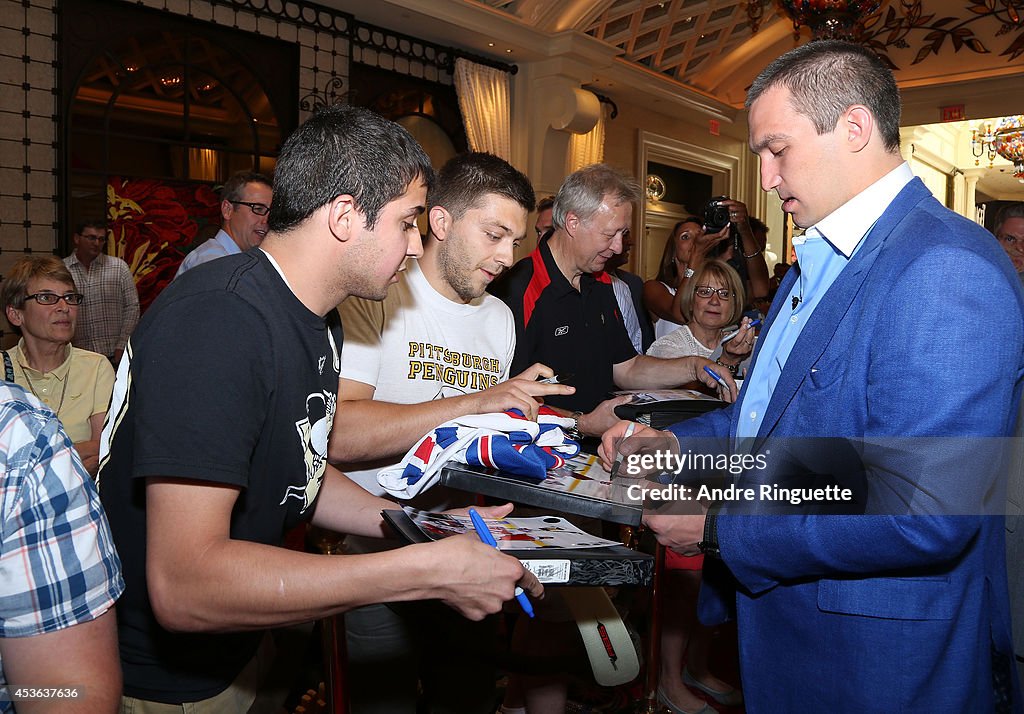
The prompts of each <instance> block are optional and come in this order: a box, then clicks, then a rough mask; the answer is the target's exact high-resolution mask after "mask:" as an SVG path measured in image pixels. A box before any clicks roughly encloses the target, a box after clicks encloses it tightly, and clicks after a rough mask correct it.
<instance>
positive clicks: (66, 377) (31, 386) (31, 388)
mask: <svg viewBox="0 0 1024 714" xmlns="http://www.w3.org/2000/svg"><path fill="white" fill-rule="evenodd" d="M18 366H19V367H21V373H22V374H24V375H25V381H26V382H28V391H30V392H32V393H33V394H34V395H36V397H37V398H38V399H39V401H41V402H43V401H46V400H45V399H43V398H42V396H40V394H39V392H37V391H36V387H35V385H34V384H32V378H31V377H29V376H28V370H27V369H26V368H25V365H23V364H22V363H21V360H20V359H19V360H18ZM70 381H71V366H70V365H69V366H68V373H67V374H65V375H64V387H63V388H62V389H61V390H60V403H59V404H58V405H57V408H56V409H54V410H53V411H54V414H56V415H57V416H58V417H60V410H61V408H62V407H63V406H64V395H65V394H67V393H68V382H70Z"/></svg>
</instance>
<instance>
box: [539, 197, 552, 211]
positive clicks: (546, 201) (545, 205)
mask: <svg viewBox="0 0 1024 714" xmlns="http://www.w3.org/2000/svg"><path fill="white" fill-rule="evenodd" d="M554 207H555V197H554V196H545V197H544V198H542V199H540V203H538V204H537V213H541V212H542V211H546V210H548V209H549V208H554Z"/></svg>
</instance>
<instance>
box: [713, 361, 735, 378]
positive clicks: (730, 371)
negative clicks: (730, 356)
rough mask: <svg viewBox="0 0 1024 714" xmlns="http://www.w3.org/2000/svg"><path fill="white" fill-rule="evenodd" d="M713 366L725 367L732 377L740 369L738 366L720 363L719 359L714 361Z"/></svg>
mask: <svg viewBox="0 0 1024 714" xmlns="http://www.w3.org/2000/svg"><path fill="white" fill-rule="evenodd" d="M715 364H717V365H720V366H722V367H725V368H726V369H727V370H729V374H731V375H732V376H733V377H735V376H736V373H737V372H738V371H739V369H740V366H739V365H738V364H726V363H725V362H723V361H722V358H721V357H719V358H718V359H716V360H715Z"/></svg>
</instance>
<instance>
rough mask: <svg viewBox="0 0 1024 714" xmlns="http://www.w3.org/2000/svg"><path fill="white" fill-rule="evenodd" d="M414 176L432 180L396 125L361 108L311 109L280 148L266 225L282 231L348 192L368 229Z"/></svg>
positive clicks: (423, 157) (423, 156)
mask: <svg viewBox="0 0 1024 714" xmlns="http://www.w3.org/2000/svg"><path fill="white" fill-rule="evenodd" d="M417 177H419V178H420V179H422V181H423V182H424V183H425V184H426V186H427V189H428V190H429V189H430V187H431V186H433V184H434V169H433V168H431V166H430V159H429V158H427V155H426V154H425V153H424V151H423V149H422V148H421V147H420V145H419V144H418V143H416V140H415V139H413V138H412V136H411V135H410V134H409V132H407V131H406V130H405V129H403V128H402V127H401V126H399V125H398V124H396V123H394V122H393V121H388V120H387V119H385V118H384V117H382V116H380V115H379V114H375V113H374V112H372V111H370V110H369V109H364V108H362V107H349V106H338V105H335V106H331V107H325V108H324V109H321V110H319V111H317V112H316V113H314V114H313V115H312V116H311V117H309V119H307V120H306V121H305V122H304V123H303V124H302V125H301V126H300V127H299V128H298V129H296V130H295V131H294V132H293V133H292V135H291V136H289V137H288V140H287V141H285V143H284V146H283V147H282V148H281V154H280V155H279V156H278V159H277V166H276V168H275V169H274V186H273V190H274V200H273V202H272V203H271V205H270V216H269V218H268V219H267V224H268V225H269V227H270V230H271V231H274V232H275V233H285V232H287V231H290V230H291V229H293V228H295V227H296V226H298V225H299V224H300V223H302V222H303V221H305V220H306V219H307V218H309V217H310V216H311V215H313V213H315V212H316V211H317V210H318V209H320V208H321V207H322V206H325V205H327V204H328V203H330V202H331V201H332V200H334V199H335V198H337V197H338V196H341V195H345V194H348V195H349V196H352V198H354V199H355V202H356V207H357V208H358V209H359V211H360V212H361V213H362V214H363V215H364V216H365V217H366V225H367V227H368V228H373V227H374V226H375V225H376V223H377V217H378V214H379V213H380V210H381V209H382V208H383V207H384V206H385V205H386V204H387V203H389V202H391V201H393V200H395V199H396V198H398V197H399V196H401V195H402V194H403V193H404V192H405V190H406V189H407V188H408V186H409V184H410V183H412V182H413V181H414V180H415V179H416V178H417Z"/></svg>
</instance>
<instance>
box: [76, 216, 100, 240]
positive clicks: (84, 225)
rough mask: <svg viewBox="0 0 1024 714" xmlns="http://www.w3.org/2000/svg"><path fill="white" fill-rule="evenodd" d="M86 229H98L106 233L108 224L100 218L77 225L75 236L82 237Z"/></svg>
mask: <svg viewBox="0 0 1024 714" xmlns="http://www.w3.org/2000/svg"><path fill="white" fill-rule="evenodd" d="M86 228H96V229H99V230H101V231H103V232H104V233H106V232H107V222H106V221H104V220H100V219H99V218H92V219H90V220H87V221H82V222H81V223H76V224H75V235H76V236H80V235H82V231H84V230H85V229H86Z"/></svg>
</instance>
